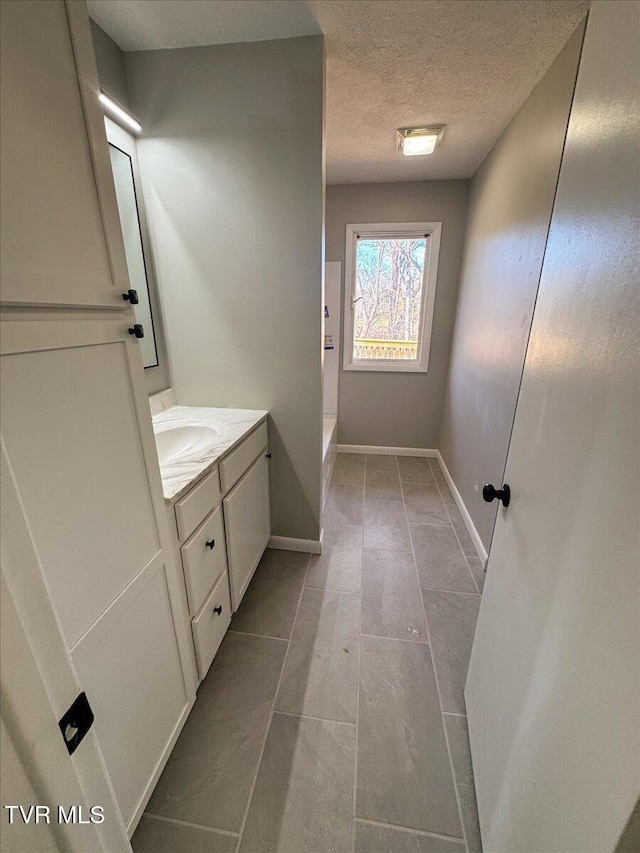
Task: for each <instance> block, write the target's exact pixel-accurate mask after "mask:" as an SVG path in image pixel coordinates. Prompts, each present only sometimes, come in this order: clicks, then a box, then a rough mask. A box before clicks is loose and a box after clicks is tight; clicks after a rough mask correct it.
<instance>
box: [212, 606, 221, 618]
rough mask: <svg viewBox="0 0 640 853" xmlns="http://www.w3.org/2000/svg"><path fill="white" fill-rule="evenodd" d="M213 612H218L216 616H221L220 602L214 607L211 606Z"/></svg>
mask: <svg viewBox="0 0 640 853" xmlns="http://www.w3.org/2000/svg"><path fill="white" fill-rule="evenodd" d="M213 612H214V613H217V614H218V616H222V605H221V604H219V605H218V606H217V607H214V608H213Z"/></svg>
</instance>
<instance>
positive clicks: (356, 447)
mask: <svg viewBox="0 0 640 853" xmlns="http://www.w3.org/2000/svg"><path fill="white" fill-rule="evenodd" d="M338 453H368V454H369V455H370V456H430V457H432V458H434V457H435V458H437V457H438V451H437V450H431V449H428V448H426V447H376V446H375V445H368V444H339V445H338Z"/></svg>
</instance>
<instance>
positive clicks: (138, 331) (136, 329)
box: [129, 323, 144, 338]
mask: <svg viewBox="0 0 640 853" xmlns="http://www.w3.org/2000/svg"><path fill="white" fill-rule="evenodd" d="M129 334H130V335H135V336H136V338H144V329H143V328H142V323H134V324H133V326H132V327H131V328H130V329H129Z"/></svg>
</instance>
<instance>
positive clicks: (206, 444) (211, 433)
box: [155, 423, 220, 465]
mask: <svg viewBox="0 0 640 853" xmlns="http://www.w3.org/2000/svg"><path fill="white" fill-rule="evenodd" d="M155 436H156V447H157V448H158V459H159V461H160V464H161V465H168V464H171V463H172V462H181V461H182V460H185V461H186V460H188V459H193V458H194V457H196V458H197V457H199V456H202V454H203V453H206V452H207V450H209V449H210V448H211V447H213V446H214V445H215V444H216V442H217V440H218V439H219V437H220V432H219V431H218V430H217V429H215V427H211V426H205V425H204V424H191V425H188V426H184V425H179V424H175V425H174V424H172V423H164V424H159V425H158V426H156V427H155Z"/></svg>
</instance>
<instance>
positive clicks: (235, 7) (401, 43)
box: [88, 0, 589, 184]
mask: <svg viewBox="0 0 640 853" xmlns="http://www.w3.org/2000/svg"><path fill="white" fill-rule="evenodd" d="M88 6H89V12H90V14H91V17H92V18H94V20H95V21H96V22H97V23H98V24H99V25H100V26H101V27H102V28H103V29H104V30H105V31H106V32H107V33H108V34H109V35H110V36H111V37H112V38H113V39H114V40H115V41H116V42H117V43H118V44H119V45H120V47H121V48H122V49H123V50H148V49H152V48H172V47H186V46H192V45H204V44H223V43H228V42H234V41H260V40H263V39H273V38H289V37H292V36H301V35H313V34H316V33H320V32H321V33H323V34H324V36H325V39H326V52H327V104H326V134H327V140H326V141H327V180H328V182H329V183H334V184H335V183H365V182H373V181H411V180H426V179H434V178H464V177H469V176H471V175H472V174H473V173H474V172H475V170H476V168H477V167H478V166H479V164H480V163H481V162H482V160H483V159H484V157H485V155H486V154H487V153H488V151H489V150H490V149H491V147H492V145H493V144H494V142H495V141H496V139H497V138H498V137H499V135H500V133H501V132H502V130H503V129H504V128H505V127H506V125H507V124H508V123H509V121H510V120H511V119H512V118H513V116H514V115H515V113H516V112H517V111H518V109H519V107H520V106H521V105H522V104H523V103H524V101H525V100H526V98H527V96H528V95H529V93H530V92H531V90H532V89H533V88H534V86H535V85H536V83H537V82H538V80H539V79H540V78H541V77H542V76H543V74H544V73H545V71H546V70H547V68H548V67H549V66H550V65H551V63H552V62H553V60H554V59H555V57H556V56H557V54H558V53H559V52H560V50H561V48H562V46H563V45H564V43H565V42H566V41H567V39H568V38H569V36H570V35H571V33H572V32H573V30H574V29H575V28H576V26H577V25H578V23H579V21H580V20H581V18H582V17H583V16H584V15H585V13H586V11H587V10H588V7H589V2H588V0H89V2H88ZM421 124H446V125H447V130H446V132H445V136H444V137H443V140H442V142H441V144H440V146H439V147H438V149H437V150H436V152H435V153H434V154H432V155H430V156H428V157H403V156H402V155H401V154H399V153H398V152H397V151H396V136H395V133H396V128H398V127H405V126H411V125H421Z"/></svg>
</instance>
